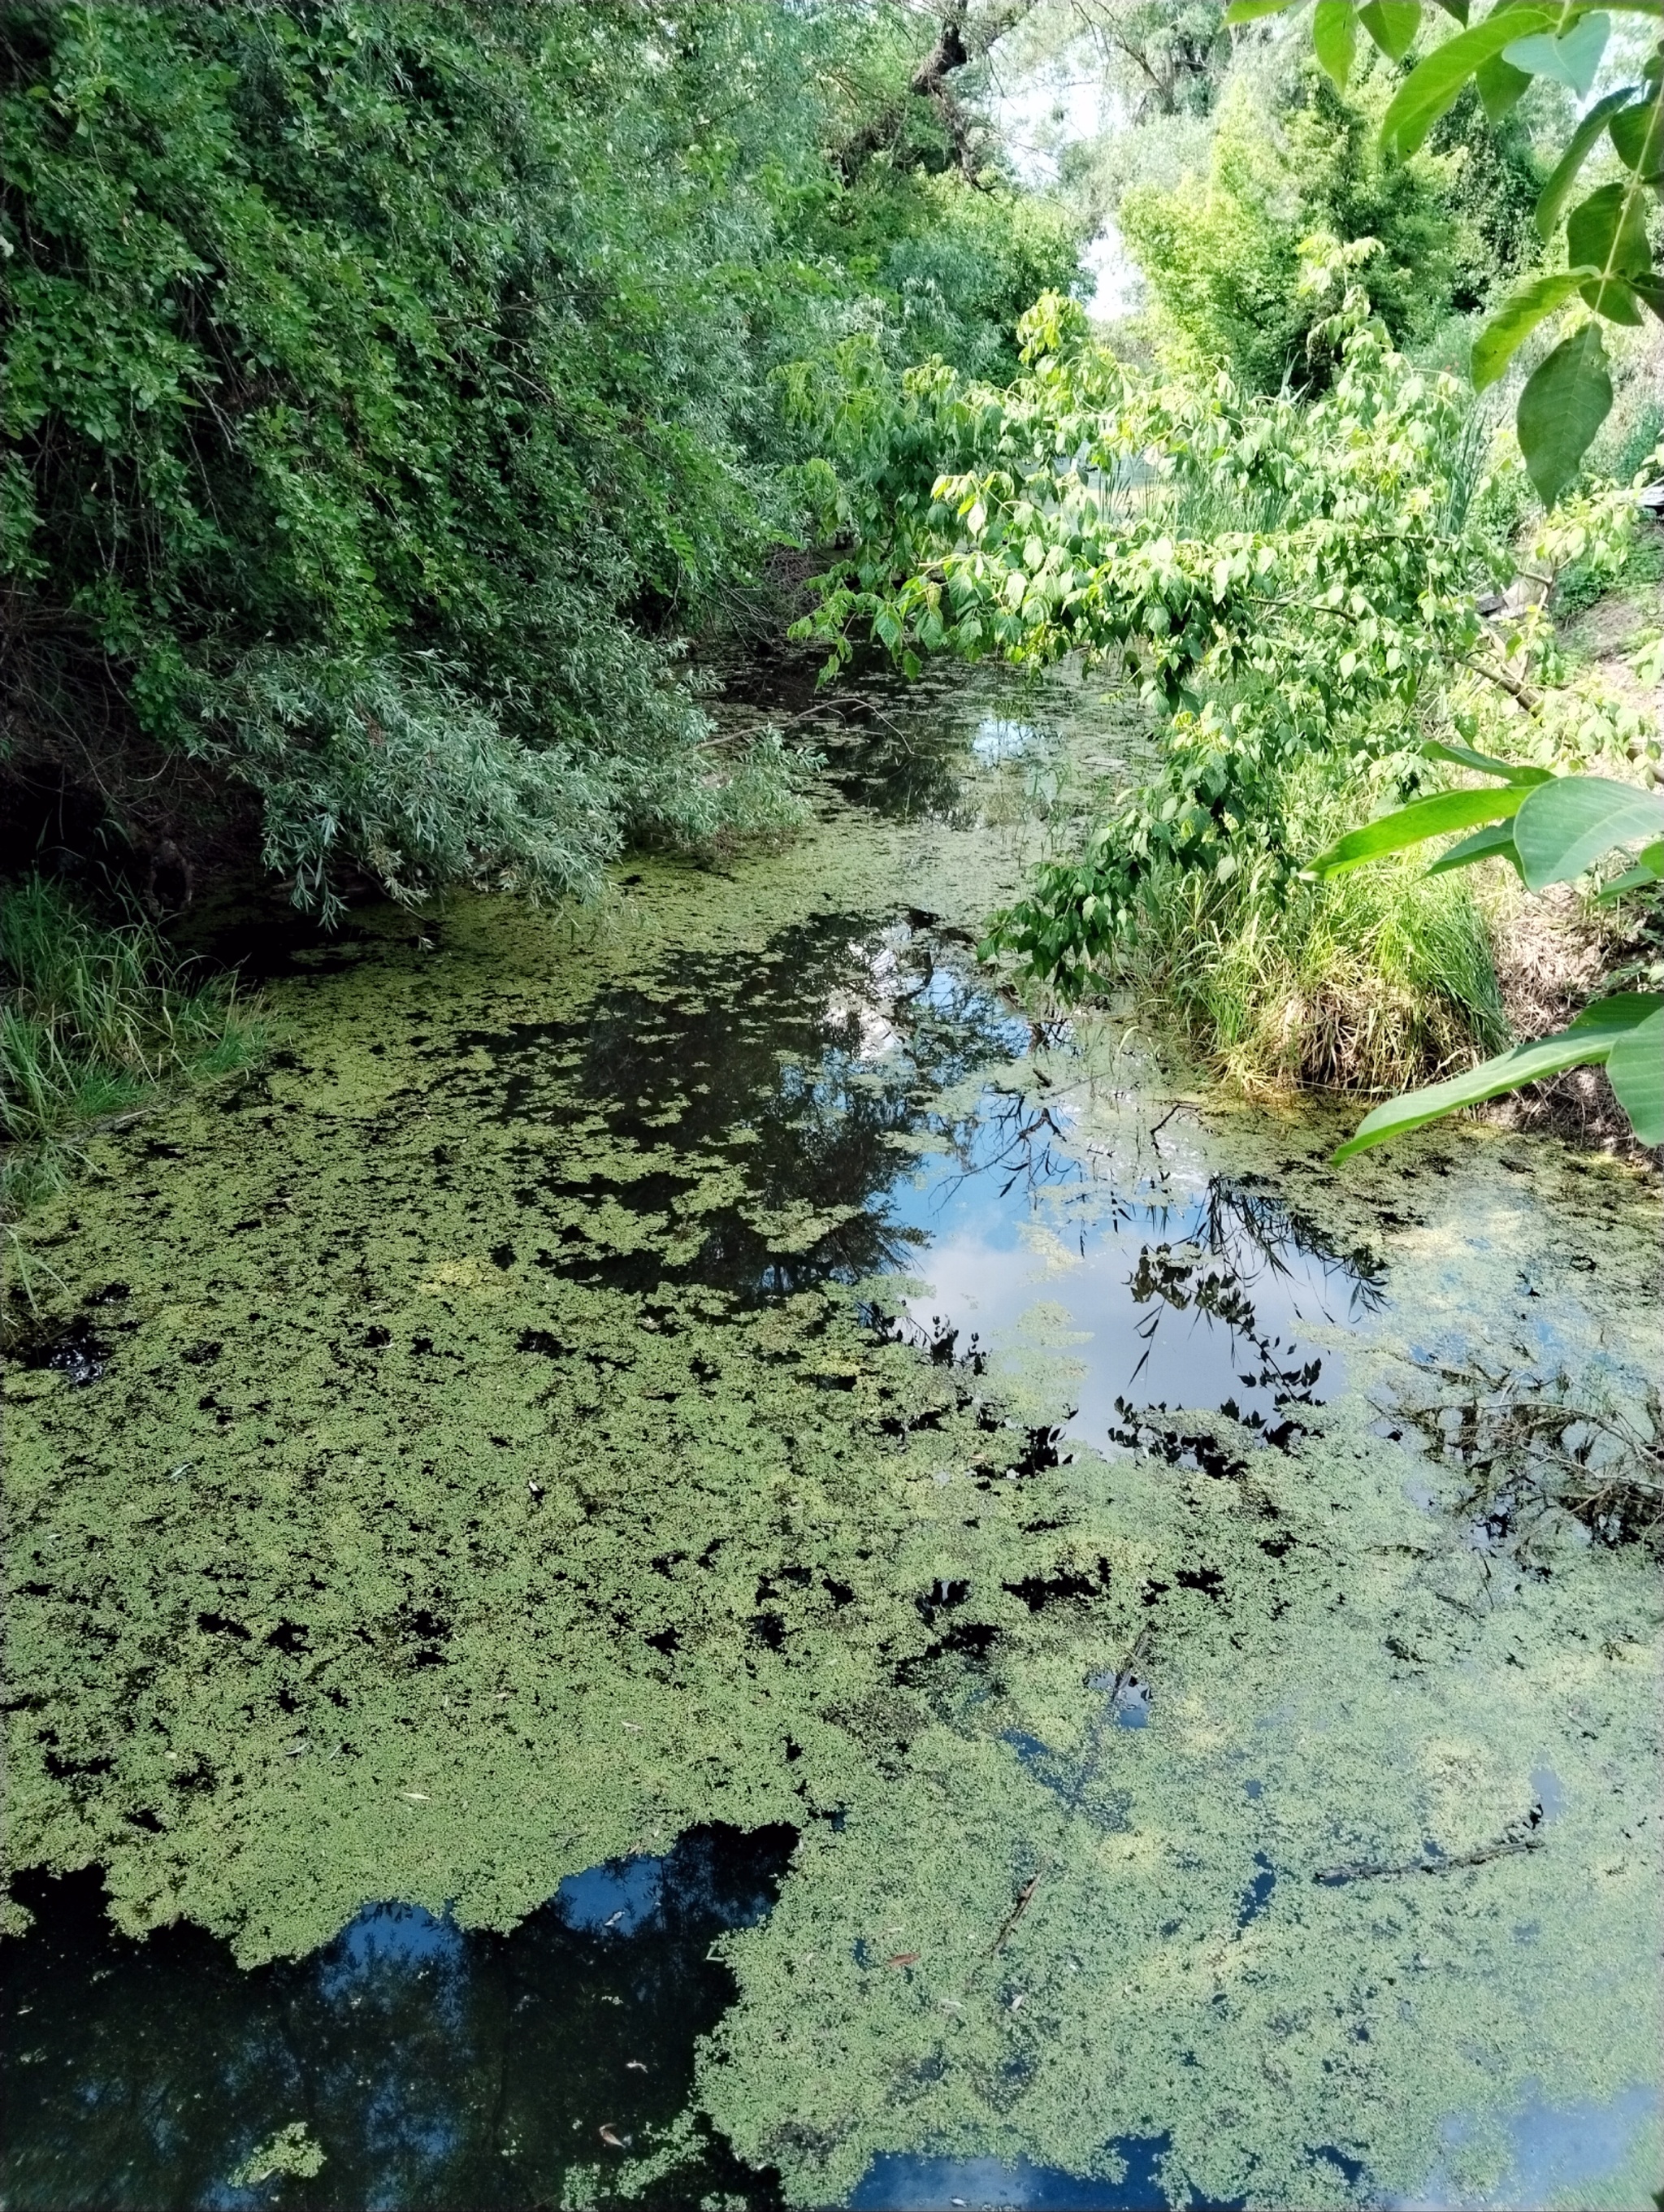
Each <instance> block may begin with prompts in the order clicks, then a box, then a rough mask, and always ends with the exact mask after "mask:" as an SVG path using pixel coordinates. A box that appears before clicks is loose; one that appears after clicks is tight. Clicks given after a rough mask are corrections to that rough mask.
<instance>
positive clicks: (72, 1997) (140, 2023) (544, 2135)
mask: <svg viewBox="0 0 1664 2212" xmlns="http://www.w3.org/2000/svg"><path fill="white" fill-rule="evenodd" d="M795 1840H796V1838H795V1832H794V1831H793V1830H792V1829H790V1828H787V1827H772V1828H763V1829H759V1830H756V1831H755V1832H752V1833H750V1834H746V1833H743V1832H740V1831H739V1830H738V1829H734V1828H725V1827H710V1828H704V1829H696V1830H694V1831H693V1832H690V1833H689V1834H687V1835H684V1836H683V1838H681V1839H680V1841H679V1842H678V1843H677V1844H676V1846H675V1848H674V1849H673V1850H671V1851H670V1852H669V1853H668V1854H666V1855H665V1857H660V1858H638V1859H632V1860H622V1861H614V1862H612V1863H610V1864H608V1865H604V1866H600V1867H595V1868H592V1869H590V1870H589V1871H588V1872H587V1873H585V1874H580V1875H572V1876H570V1877H568V1880H567V1881H563V1882H562V1885H561V1887H560V1888H559V1890H558V1891H557V1892H556V1895H555V1896H554V1897H553V1898H551V1899H550V1901H549V1903H548V1904H547V1905H544V1907H543V1909H542V1910H541V1911H537V1912H534V1913H532V1914H531V1916H530V1917H528V1918H527V1919H525V1920H524V1921H522V1922H521V1923H520V1924H519V1927H517V1928H516V1929H514V1930H513V1934H512V1935H507V1936H501V1935H495V1934H491V1933H489V1932H482V1931H477V1930H476V1931H470V1930H466V1929H461V1928H459V1927H458V1926H457V1925H456V1923H454V1922H453V1921H452V1920H451V1919H449V1918H448V1917H446V1918H441V1917H437V1916H435V1915H434V1914H433V1913H430V1912H426V1911H423V1910H422V1907H421V1906H419V1905H370V1906H367V1908H366V1909H365V1910H364V1911H362V1912H361V1913H360V1914H359V1915H358V1917H357V1918H356V1919H355V1920H354V1921H352V1922H351V1923H349V1926H347V1927H346V1928H345V1929H343V1930H342V1932H341V1934H340V1935H339V1936H337V1938H336V1939H335V1941H334V1942H332V1943H330V1944H328V1945H326V1946H325V1948H323V1949H322V1950H320V1951H318V1952H314V1953H313V1954H312V1956H311V1957H309V1958H307V1959H301V1960H280V1961H278V1962H276V1963H274V1964H272V1965H270V1966H262V1967H257V1968H255V1969H254V1970H253V1971H252V1972H246V1971H244V1970H243V1969H241V1968H240V1967H239V1966H237V1965H236V1964H235V1962H234V1960H233V1958H232V1956H231V1953H230V1951H229V1949H228V1948H227V1946H226V1945H224V1944H223V1943H221V1942H217V1941H216V1939H215V1938H214V1937H212V1936H208V1935H206V1934H204V1933H203V1931H202V1930H201V1929H196V1928H192V1927H190V1926H188V1925H179V1926H175V1927H173V1928H168V1929H162V1930H161V1931H159V1932H158V1933H156V1934H155V1935H153V1936H150V1937H149V1938H148V1939H147V1940H146V1941H144V1942H133V1941H131V1939H130V1938H127V1937H124V1936H120V1935H118V1933H117V1932H116V1931H115V1930H114V1929H112V1925H111V1923H110V1921H109V1919H108V1917H106V1912H105V1909H104V1897H103V1893H102V1887H101V1885H100V1881H99V1880H98V1877H97V1876H96V1875H93V1874H87V1875H71V1876H68V1877H63V1878H59V1879H56V1880H42V1879H38V1878H37V1879H35V1880H33V1881H27V1882H25V1883H24V1884H23V1885H21V1893H22V1894H23V1895H24V1897H25V1899H26V1901H27V1903H28V1905H30V1906H31V1908H32V1910H33V1912H34V1914H35V1916H36V1925H35V1928H34V1929H33V1931H32V1932H31V1934H30V1935H29V1936H28V1937H27V1940H26V1941H24V1942H9V1943H6V1944H5V1945H3V1946H0V1960H3V1971H4V1982H3V2000H0V2002H3V2008H4V2019H5V2035H4V2046H5V2048H4V2056H3V2060H0V2064H3V2081H4V2085H5V2101H6V2127H5V2143H4V2149H3V2154H0V2172H3V2173H4V2177H5V2189H4V2202H5V2203H6V2204H7V2205H8V2206H9V2207H12V2208H15V2212H48V2208H50V2212H88V2208H90V2207H94V2206H95V2207H98V2208H100V2212H117V2208H120V2212H175V2208H177V2212H196V2208H198V2207H211V2208H216V2212H218V2208H223V2212H235V2209H236V2208H241V2207H245V2206H249V2207H252V2206H254V2205H289V2204H294V2205H331V2206H335V2205H353V2206H365V2207H380V2206H389V2207H391V2206H398V2207H400V2208H405V2207H408V2208H411V2212H415V2208H418V2207H431V2208H433V2212H459V2208H461V2207H464V2206H467V2207H475V2206H479V2207H486V2206H494V2207H502V2208H504V2212H513V2208H519V2207H525V2208H531V2207H534V2206H541V2205H546V2204H556V2203H559V2202H560V2201H561V2197H562V2189H563V2186H564V2184H565V2181H566V2178H567V2176H568V2173H569V2172H571V2170H572V2169H573V2168H574V2167H593V2166H597V2165H599V2166H602V2168H603V2169H604V2168H605V2166H607V2165H608V2164H609V2163H616V2164H617V2165H618V2166H620V2168H621V2170H622V2166H623V2165H624V2163H625V2162H626V2160H629V2158H630V2157H631V2156H632V2155H633V2156H635V2157H640V2156H641V2154H642V2152H643V2151H644V2150H645V2149H647V2148H648V2147H649V2146H650V2145H651V2144H652V2142H653V2139H654V2137H655V2136H656V2135H661V2134H662V2133H663V2132H664V2131H665V2130H668V2129H670V2128H671V2126H672V2124H674V2123H675V2122H676V2121H677V2118H678V2117H679V2116H680V2115H681V2114H682V2113H683V2111H684V2109H685V2107H686V2106H687V2105H688V2101H689V2091H690V2089H691V2087H692V2081H693V2052H694V2043H695V2038H696V2037H697V2036H699V2035H700V2034H701V2033H704V2032H705V2031H706V2030H708V2028H709V2027H712V2026H713V2025H714V2022H715V2021H716V2020H717V2019H718V2017H719V2016H720V2014H721V2012H722V2011H723V2009H724V2008H725V2007H726V2005H727V2004H728V2002H730V2000H731V1998H732V1993H733V1982H732V1976H731V1975H730V1974H729V1972H727V1970H726V1968H725V1967H724V1966H721V1965H720V1964H719V1963H717V1962H716V1961H714V1960H713V1959H712V1958H711V1957H710V1956H709V1952H710V1946H711V1943H712V1942H713V1940H714V1938H715V1937H716V1936H720V1935H721V1934H723V1933H725V1932H726V1931H727V1930H729V1929H737V1928H745V1927H750V1926H751V1925H753V1924H754V1923H756V1922H757V1921H758V1920H760V1919H762V1917H764V1916H765V1915H766V1914H767V1912H768V1909H769V1907H770V1906H771V1905H772V1904H773V1902H774V1896H775V1893H776V1891H777V1890H778V1887H779V1885H780V1881H781V1879H782V1877H783V1876H784V1874H785V1871H786V1863H787V1862H788V1860H789V1858H790V1857H791V1853H792V1848H793V1844H794V1842H795ZM296 2123H299V2124H301V2128H302V2129H303V2130H304V2133H303V2135H301V2136H299V2137H295V2136H292V2137H291V2139H290V2140H291V2143H292V2145H293V2146H294V2148H292V2149H291V2151H290V2153H289V2154H288V2155H289V2160H290V2163H292V2164H299V2165H301V2166H302V2167H304V2166H306V2165H307V2164H309V2163H311V2158H310V2157H309V2156H308V2152H307V2146H313V2147H315V2148H314V2149H313V2155H315V2150H316V2149H322V2150H323V2151H324V2154H325V2155H324V2160H323V2162H322V2164H321V2166H320V2167H319V2172H317V2174H316V2175H315V2176H309V2175H307V2173H305V2172H289V2173H286V2174H285V2173H281V2172H280V2173H276V2174H272V2175H270V2176H268V2177H267V2178H266V2179H264V2180H260V2181H258V2182H255V2181H253V2180H252V2177H251V2178H250V2179H247V2180H246V2181H245V2182H244V2183H243V2184H242V2185H238V2183H237V2182H236V2181H235V2180H234V2179H233V2177H234V2176H236V2175H238V2174H239V2173H240V2172H241V2173H243V2174H245V2175H249V2174H250V2168H251V2154H257V2155H254V2156H252V2166H254V2167H258V2165H259V2164H260V2163H261V2160H260V2159H259V2157H258V2151H259V2149H260V2148H261V2147H262V2146H264V2145H270V2143H271V2142H273V2140H274V2138H279V2137H281V2136H282V2131H283V2130H286V2129H288V2130H293V2129H294V2128H295V2124H296ZM602 2130H606V2131H607V2133H606V2134H605V2135H604V2134H603V2132H602ZM609 2136H610V2137H613V2138H616V2143H615V2142H610V2141H609V2140H608V2137H609ZM603 2191H604V2185H603ZM604 2193H605V2192H604ZM708 2194H714V2195H715V2196H716V2197H718V2198H719V2200H720V2199H721V2198H723V2197H726V2196H728V2195H730V2194H737V2195H738V2197H740V2199H741V2201H743V2203H744V2204H745V2205H746V2206H748V2207H753V2206H754V2207H757V2208H765V2207H769V2206H772V2205H774V2204H775V2203H778V2201H779V2197H778V2191H777V2190H776V2188H775V2186H774V2183H773V2181H772V2179H770V2177H769V2176H768V2175H767V2174H763V2173H758V2172H754V2171H752V2170H751V2169H750V2168H748V2167H745V2166H742V2165H741V2163H740V2162H739V2161H738V2160H737V2159H736V2158H735V2157H734V2156H733V2154H732V2152H731V2151H730V2150H729V2149H728V2148H727V2146H726V2144H725V2143H724V2142H723V2141H722V2140H721V2138H720V2136H716V2135H715V2134H714V2132H713V2131H712V2130H710V2129H709V2128H708V2127H704V2126H701V2127H699V2128H696V2129H695V2130H694V2132H693V2134H692V2135H691V2136H690V2137H689V2142H688V2154H687V2156H686V2158H685V2159H684V2160H681V2161H680V2162H678V2163H677V2166H676V2170H675V2172H674V2173H673V2174H672V2175H670V2176H667V2177H666V2178H665V2180H664V2182H663V2184H662V2185H659V2186H658V2187H656V2188H655V2187H653V2186H650V2187H649V2188H648V2190H647V2193H646V2195H645V2196H643V2197H636V2198H635V2199H634V2200H633V2201H635V2202H638V2203H645V2204H647V2205H648V2206H666V2207H669V2206H677V2205H683V2204H688V2203H698V2202H699V2200H700V2198H701V2197H703V2196H706V2195H708Z"/></svg>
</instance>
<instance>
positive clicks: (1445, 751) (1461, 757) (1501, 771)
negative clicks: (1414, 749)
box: [1421, 738, 1554, 784]
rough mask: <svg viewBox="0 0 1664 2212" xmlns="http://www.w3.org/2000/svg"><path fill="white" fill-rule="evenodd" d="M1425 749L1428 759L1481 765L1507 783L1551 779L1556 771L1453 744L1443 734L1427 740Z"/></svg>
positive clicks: (1462, 765) (1483, 770)
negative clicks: (1494, 757) (1498, 757)
mask: <svg viewBox="0 0 1664 2212" xmlns="http://www.w3.org/2000/svg"><path fill="white" fill-rule="evenodd" d="M1421 749H1422V750H1423V752H1424V753H1425V754H1426V756H1427V757H1428V759H1429V760H1437V761H1448V762H1450V763H1451V764H1452V765H1453V766H1454V767H1456V768H1473V769H1479V773H1480V774H1481V775H1499V776H1501V778H1502V780H1503V782H1504V783H1525V784H1531V783H1552V781H1554V771H1553V770H1552V769H1546V768H1527V766H1526V765H1525V763H1523V762H1521V761H1501V760H1493V759H1492V758H1491V755H1490V754H1489V753H1478V752H1475V751H1474V750H1473V746H1472V745H1464V744H1452V743H1451V742H1450V741H1449V740H1448V739H1446V738H1426V739H1424V742H1423V744H1422V748H1421Z"/></svg>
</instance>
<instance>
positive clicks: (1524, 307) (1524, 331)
mask: <svg viewBox="0 0 1664 2212" xmlns="http://www.w3.org/2000/svg"><path fill="white" fill-rule="evenodd" d="M1599 275H1600V270H1599V269H1598V268H1597V267H1593V266H1591V267H1589V268H1588V269H1561V270H1557V271H1556V272H1555V274H1554V275H1553V276H1533V278H1532V280H1531V282H1530V283H1528V284H1521V287H1520V288H1519V289H1518V291H1516V292H1511V293H1509V296H1508V298H1507V299H1506V300H1504V301H1503V304H1502V306H1501V307H1498V309H1497V312H1496V313H1495V314H1494V315H1493V316H1492V317H1491V320H1490V321H1489V322H1488V323H1487V324H1486V325H1485V328H1484V329H1483V330H1482V331H1480V332H1479V336H1478V337H1477V338H1475V339H1474V341H1473V389H1474V391H1475V392H1483V391H1484V390H1485V386H1486V385H1488V384H1494V383H1495V382H1496V381H1497V378H1498V377H1499V376H1500V375H1501V374H1502V373H1503V370H1504V369H1505V368H1507V367H1508V364H1509V362H1510V361H1512V359H1513V358H1514V356H1515V354H1516V353H1517V352H1518V350H1519V349H1520V348H1521V346H1522V345H1523V344H1524V343H1525V341H1526V340H1527V338H1528V337H1530V336H1531V333H1532V332H1533V331H1534V330H1535V329H1536V327H1537V325H1538V324H1539V323H1540V322H1542V321H1544V320H1545V319H1546V317H1548V316H1550V315H1552V313H1554V311H1555V309H1556V308H1557V307H1564V305H1565V304H1566V301H1568V300H1570V298H1571V297H1572V295H1573V294H1574V293H1576V292H1577V291H1579V290H1581V289H1582V286H1583V285H1584V284H1585V283H1587V282H1588V279H1589V278H1590V277H1592V276H1599Z"/></svg>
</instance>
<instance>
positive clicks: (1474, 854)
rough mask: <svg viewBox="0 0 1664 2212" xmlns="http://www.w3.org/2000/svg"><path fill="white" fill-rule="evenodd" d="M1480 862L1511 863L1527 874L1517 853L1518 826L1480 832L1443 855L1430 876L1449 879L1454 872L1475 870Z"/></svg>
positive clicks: (1493, 826) (1490, 826)
mask: <svg viewBox="0 0 1664 2212" xmlns="http://www.w3.org/2000/svg"><path fill="white" fill-rule="evenodd" d="M1476 860H1507V861H1509V863H1510V864H1511V866H1513V867H1514V868H1515V870H1516V871H1518V872H1520V873H1521V874H1523V873H1524V871H1523V870H1522V869H1521V868H1520V856H1519V854H1518V853H1516V852H1515V849H1514V824H1513V823H1511V822H1491V823H1487V824H1486V825H1485V828H1484V829H1476V830H1475V831H1474V832H1473V836H1471V837H1464V838H1462V839H1461V842H1459V843H1457V844H1454V845H1453V846H1452V847H1451V848H1450V850H1449V851H1448V853H1441V854H1440V855H1439V857H1438V859H1437V860H1435V861H1434V863H1433V865H1432V866H1431V867H1430V868H1429V870H1428V871H1427V872H1428V874H1429V875H1430V876H1442V875H1448V873H1449V872H1450V870H1451V869H1452V868H1471V867H1472V866H1473V863H1474V862H1475V861H1476Z"/></svg>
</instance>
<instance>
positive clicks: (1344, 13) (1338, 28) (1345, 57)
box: [1312, 0, 1357, 92]
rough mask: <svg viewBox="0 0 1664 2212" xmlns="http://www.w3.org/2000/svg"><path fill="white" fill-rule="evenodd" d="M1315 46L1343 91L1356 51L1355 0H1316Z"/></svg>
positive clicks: (1321, 60)
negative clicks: (1353, 0) (1353, 3)
mask: <svg viewBox="0 0 1664 2212" xmlns="http://www.w3.org/2000/svg"><path fill="white" fill-rule="evenodd" d="M1312 46H1313V50H1314V51H1315V53H1316V55H1317V58H1318V60H1319V61H1320V62H1321V64H1322V65H1323V67H1324V68H1325V69H1326V70H1327V71H1328V73H1329V76H1331V77H1332V78H1333V81H1334V84H1335V87H1336V89H1337V90H1338V91H1342V92H1344V91H1345V88H1346V80H1347V78H1348V77H1349V76H1351V73H1352V60H1353V57H1354V56H1355V55H1356V53H1357V9H1356V8H1355V7H1354V6H1353V5H1352V0H1317V12H1316V13H1315V15H1314V16H1313V17H1312Z"/></svg>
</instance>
